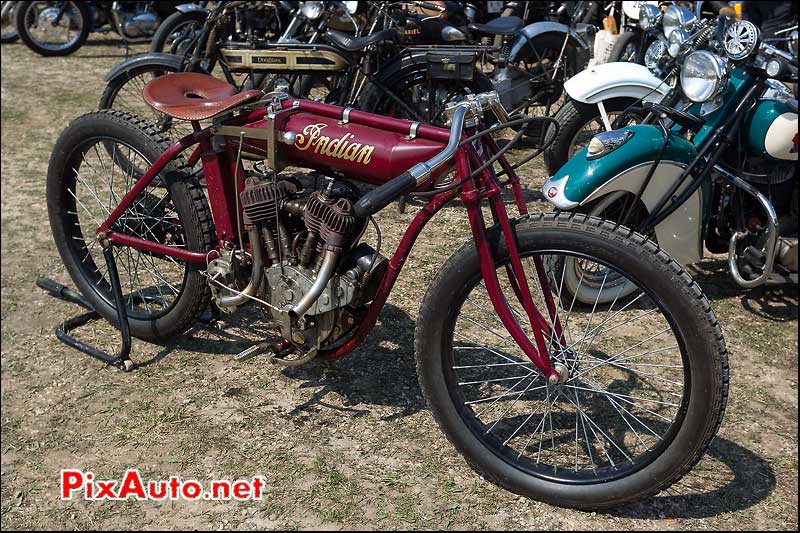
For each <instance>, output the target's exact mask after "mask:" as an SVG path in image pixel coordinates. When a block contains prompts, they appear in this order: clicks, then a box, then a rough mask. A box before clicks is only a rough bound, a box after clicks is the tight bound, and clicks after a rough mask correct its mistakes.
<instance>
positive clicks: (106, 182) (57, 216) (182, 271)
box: [47, 110, 215, 341]
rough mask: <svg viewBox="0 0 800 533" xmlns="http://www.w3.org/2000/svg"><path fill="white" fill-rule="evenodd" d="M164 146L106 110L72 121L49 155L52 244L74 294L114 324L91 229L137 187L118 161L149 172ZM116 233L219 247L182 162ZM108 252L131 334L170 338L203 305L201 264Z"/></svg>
mask: <svg viewBox="0 0 800 533" xmlns="http://www.w3.org/2000/svg"><path fill="white" fill-rule="evenodd" d="M112 145H113V146H114V147H115V149H114V152H112V151H111V149H110V147H111V146H112ZM168 146H169V144H168V143H167V142H166V140H165V139H164V137H163V136H161V135H159V134H158V133H157V132H156V131H155V130H154V129H153V128H152V126H150V125H149V124H148V123H147V122H145V121H144V120H142V119H141V118H138V117H135V116H133V115H129V114H127V113H123V112H120V111H113V110H107V111H99V112H95V113H90V114H87V115H83V116H82V117H79V118H78V119H76V120H74V121H73V122H72V123H70V125H69V126H67V128H66V129H65V130H64V132H62V134H61V135H60V137H59V138H58V141H57V142H56V145H55V147H54V149H53V153H52V155H51V157H50V165H49V167H48V172H47V209H48V214H49V218H50V227H51V230H52V233H53V239H54V240H55V243H56V247H57V248H58V252H59V254H60V255H61V259H62V261H63V262H64V266H66V268H67V271H68V272H69V274H70V276H71V277H72V280H73V281H74V283H75V285H76V286H77V288H78V290H79V291H80V292H81V294H83V296H84V297H86V299H87V300H88V301H89V302H90V303H91V304H92V306H93V307H94V308H95V309H96V310H97V311H98V312H99V313H100V315H101V316H103V318H105V319H106V320H108V321H109V322H111V323H112V324H114V325H115V326H118V322H117V312H116V309H115V307H114V303H113V302H114V299H113V296H112V293H111V287H110V284H109V282H108V279H107V272H105V262H104V261H103V259H102V257H103V256H102V250H101V247H100V245H99V243H97V241H96V238H95V230H96V228H97V227H98V226H99V223H100V222H101V221H102V220H103V219H104V218H105V217H106V216H107V214H108V213H109V212H110V211H111V210H113V209H114V208H115V207H116V205H117V204H118V203H119V200H120V199H121V198H122V196H123V195H124V194H125V193H126V192H127V191H128V190H130V188H131V187H132V186H133V184H134V183H135V182H136V179H137V177H136V176H135V175H131V173H126V171H125V170H124V169H122V168H119V167H120V165H121V166H123V167H124V166H125V163H124V162H123V161H128V160H134V159H135V158H138V157H141V158H142V161H140V163H139V165H140V166H146V164H151V163H152V162H154V161H155V160H156V159H157V158H158V157H159V156H160V155H161V153H162V152H163V151H164V150H166V149H167V147H168ZM125 149H129V150H130V151H129V152H128V155H127V156H126V158H125V159H124V160H121V159H119V158H117V157H115V155H119V152H122V151H123V150H125ZM134 152H135V154H134ZM137 160H138V159H137ZM90 161H91V163H90ZM115 162H116V164H115ZM98 176H99V179H98ZM90 184H91V186H90ZM115 185H116V186H115ZM113 229H114V231H119V232H123V233H125V234H128V235H133V236H138V237H140V238H145V239H147V240H151V241H157V242H161V243H163V244H168V245H171V246H179V247H183V248H186V249H188V250H192V251H196V252H203V253H205V252H207V251H209V250H211V249H212V248H213V246H214V242H215V236H214V227H213V222H212V219H211V212H210V210H209V208H208V204H207V203H206V198H205V195H204V194H203V190H202V188H201V187H200V185H199V183H198V182H197V180H196V178H194V177H193V176H192V175H191V174H190V172H189V171H188V168H187V167H186V166H185V164H184V163H183V161H182V160H181V159H176V160H174V161H173V162H171V163H169V164H168V165H167V167H166V168H165V170H164V171H163V172H162V174H161V175H160V177H159V178H156V180H155V181H154V182H153V184H152V185H150V186H149V187H148V188H146V189H145V191H144V192H143V193H142V194H140V195H139V197H138V198H137V201H136V203H135V204H134V205H133V206H132V207H131V208H129V209H128V210H127V211H126V212H125V213H123V215H122V217H121V218H120V222H118V223H117V224H115V226H114V227H113ZM114 251H115V256H116V260H117V267H118V271H119V275H120V281H121V283H122V290H123V297H125V298H126V303H127V311H128V317H129V322H130V327H131V334H132V335H133V336H135V337H138V338H141V339H144V340H148V341H163V340H166V339H169V338H170V337H173V336H174V335H177V334H180V333H182V332H184V331H185V330H186V329H188V328H189V327H190V326H191V325H192V324H193V323H194V322H195V321H196V319H197V317H199V316H200V314H201V313H202V312H203V310H204V309H205V307H206V306H207V305H208V303H209V300H210V291H209V288H208V284H207V283H206V280H205V278H204V277H203V276H202V274H201V270H202V269H203V268H204V266H205V265H198V264H194V263H184V262H182V261H180V260H177V259H172V258H169V257H166V256H161V255H158V254H151V253H148V252H141V251H138V250H136V249H133V248H128V247H122V246H115V247H114Z"/></svg>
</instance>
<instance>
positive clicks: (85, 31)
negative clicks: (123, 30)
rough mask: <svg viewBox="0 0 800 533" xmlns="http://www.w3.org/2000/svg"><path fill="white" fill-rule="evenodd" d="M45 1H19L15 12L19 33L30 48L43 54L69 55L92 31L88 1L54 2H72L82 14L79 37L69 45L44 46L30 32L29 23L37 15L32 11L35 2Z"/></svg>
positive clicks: (81, 44)
mask: <svg viewBox="0 0 800 533" xmlns="http://www.w3.org/2000/svg"><path fill="white" fill-rule="evenodd" d="M41 3H44V2H31V1H25V2H19V4H18V5H17V6H16V11H15V13H14V16H15V19H16V25H17V34H18V35H19V38H20V39H22V42H24V43H25V44H26V45H27V46H28V48H30V49H31V50H33V51H34V52H36V53H37V54H39V55H42V56H67V55H70V54H72V53H73V52H75V51H76V50H78V48H80V47H81V46H83V44H84V43H85V42H86V39H87V38H88V37H89V33H90V32H91V31H92V17H91V13H90V12H89V8H88V7H87V5H86V2H54V3H53V4H54V5H56V4H62V3H67V4H70V5H71V7H72V8H73V9H75V10H76V12H77V13H78V14H79V15H80V17H81V20H82V24H81V27H80V31H79V33H78V35H77V38H76V39H75V40H74V41H73V42H72V43H71V44H70V45H69V46H57V47H56V46H44V45H42V44H41V43H39V42H38V41H37V40H36V39H34V38H33V36H32V35H31V34H30V32H29V23H30V22H31V17H35V16H36V13H34V12H33V11H32V8H33V7H34V6H35V4H41Z"/></svg>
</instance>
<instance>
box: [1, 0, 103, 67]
mask: <svg viewBox="0 0 800 533" xmlns="http://www.w3.org/2000/svg"><path fill="white" fill-rule="evenodd" d="M61 4H67V5H66V8H65V11H64V13H63V15H62V16H61V18H60V20H59V23H58V25H55V26H54V25H52V24H51V21H53V20H55V18H56V17H57V15H58V11H59V9H60V8H61ZM14 16H15V18H16V26H17V34H18V35H19V38H20V39H22V42H24V43H25V44H26V45H27V46H28V48H30V49H31V50H33V51H34V52H36V53H37V54H39V55H42V56H67V55H70V54H72V53H73V52H75V51H76V50H77V49H78V48H80V47H81V46H83V44H84V43H85V42H86V39H87V38H88V37H89V32H91V30H92V17H91V13H90V12H89V9H88V7H87V6H86V3H85V2H19V4H18V5H17V6H16V11H15V14H14ZM63 32H66V35H65V36H64V37H63V38H62V37H61V35H62V33H63Z"/></svg>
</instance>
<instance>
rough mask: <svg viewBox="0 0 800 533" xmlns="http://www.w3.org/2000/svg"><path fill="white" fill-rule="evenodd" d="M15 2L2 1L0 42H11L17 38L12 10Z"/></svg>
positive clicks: (14, 8)
mask: <svg viewBox="0 0 800 533" xmlns="http://www.w3.org/2000/svg"><path fill="white" fill-rule="evenodd" d="M16 4H17V2H10V1H4V2H3V3H2V9H0V21H1V22H2V34H0V42H3V43H13V42H14V41H16V40H17V39H19V35H17V28H16V24H15V22H14V11H15V10H16V8H17V6H16Z"/></svg>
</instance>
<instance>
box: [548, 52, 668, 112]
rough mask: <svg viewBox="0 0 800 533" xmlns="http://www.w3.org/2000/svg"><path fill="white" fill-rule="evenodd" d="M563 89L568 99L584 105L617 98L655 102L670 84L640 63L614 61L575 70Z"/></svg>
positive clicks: (664, 93) (666, 91) (659, 99)
mask: <svg viewBox="0 0 800 533" xmlns="http://www.w3.org/2000/svg"><path fill="white" fill-rule="evenodd" d="M564 90H565V91H566V92H567V94H568V95H569V96H570V98H572V99H573V100H577V101H578V102H583V103H584V104H596V103H598V102H602V101H604V100H607V99H609V98H619V97H628V98H636V99H637V100H639V99H643V100H645V101H647V102H659V101H661V99H662V98H663V97H664V96H665V95H666V94H667V93H668V92H669V91H670V86H669V84H668V83H667V82H665V81H664V80H662V79H661V78H659V77H658V76H655V75H654V74H653V73H652V72H650V70H649V69H648V68H647V67H645V66H644V65H639V64H636V63H627V62H624V61H617V62H614V63H603V64H601V65H595V66H593V67H589V68H587V69H586V70H583V71H581V72H579V73H578V74H576V75H575V76H573V77H571V78H570V79H568V80H567V81H566V82H565V83H564Z"/></svg>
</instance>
